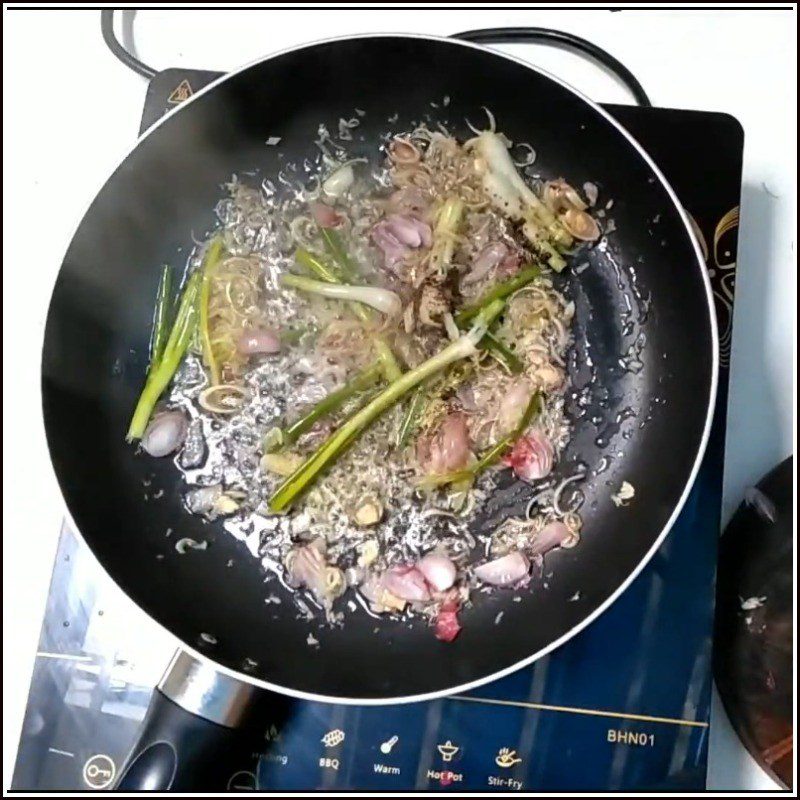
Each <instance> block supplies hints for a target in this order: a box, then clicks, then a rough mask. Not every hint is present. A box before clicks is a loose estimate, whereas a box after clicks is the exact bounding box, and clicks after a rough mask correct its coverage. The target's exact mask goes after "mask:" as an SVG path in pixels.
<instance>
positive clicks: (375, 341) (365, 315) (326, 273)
mask: <svg viewBox="0 0 800 800" xmlns="http://www.w3.org/2000/svg"><path fill="white" fill-rule="evenodd" d="M325 232H327V233H328V234H330V235H333V238H332V239H331V241H332V242H334V245H331V246H328V245H326V246H328V247H329V249H330V247H334V249H335V250H336V252H337V253H340V254H341V255H340V257H341V259H342V260H340V261H339V260H337V262H336V263H337V264H338V266H339V270H340V271H337V270H335V269H333V268H332V267H331V266H330V265H329V264H328V263H326V262H325V261H323V260H322V259H320V258H317V257H316V256H314V255H312V254H311V253H309V252H308V250H303V249H302V248H301V249H299V250H298V251H297V252H296V253H295V256H294V257H295V261H297V263H298V264H300V266H302V267H305V268H306V269H308V270H309V271H311V272H313V273H314V274H315V275H316V276H317V277H318V278H319V279H320V280H322V281H325V282H327V283H331V284H341V283H342V282H343V278H344V279H350V278H352V277H353V272H354V270H353V269H352V266H351V265H350V261H349V259H348V258H347V256H346V254H344V249H343V248H341V239H340V238H339V236H338V234H336V232H335V231H332V230H331V229H329V228H323V234H325ZM330 235H329V237H328V238H326V240H325V241H326V243H327V241H328V239H330ZM337 245H338V247H336V246H337ZM334 259H336V256H334ZM348 305H349V307H350V309H351V310H352V312H353V314H355V316H356V318H357V319H358V320H359V321H360V322H361V323H362V324H364V325H373V324H374V322H375V317H374V315H373V314H372V312H371V311H370V309H369V308H367V307H365V306H364V305H363V304H362V303H358V302H356V301H351V302H349V303H348ZM372 346H373V348H374V349H375V354H376V355H377V356H378V358H379V359H380V361H381V364H382V365H383V372H384V375H385V376H386V380H387V381H390V382H391V381H395V380H397V379H398V378H399V377H400V376H401V375H402V374H403V371H402V370H401V369H400V365H399V364H398V363H397V359H396V358H395V357H394V353H393V352H392V348H391V347H390V346H389V343H388V342H387V341H386V337H384V336H382V335H380V334H375V335H374V336H373V338H372Z"/></svg>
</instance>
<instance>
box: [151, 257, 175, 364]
mask: <svg viewBox="0 0 800 800" xmlns="http://www.w3.org/2000/svg"><path fill="white" fill-rule="evenodd" d="M171 305H172V267H171V266H170V265H169V264H164V267H163V268H162V270H161V277H160V279H159V281H158V290H157V292H156V308H155V311H154V312H153V333H152V336H151V337H150V366H149V367H148V372H151V371H152V370H154V369H156V368H157V367H158V364H159V362H160V361H161V358H162V356H163V355H164V348H165V347H166V345H167V339H168V338H169V330H170V329H169V323H170V316H171V313H170V312H171Z"/></svg>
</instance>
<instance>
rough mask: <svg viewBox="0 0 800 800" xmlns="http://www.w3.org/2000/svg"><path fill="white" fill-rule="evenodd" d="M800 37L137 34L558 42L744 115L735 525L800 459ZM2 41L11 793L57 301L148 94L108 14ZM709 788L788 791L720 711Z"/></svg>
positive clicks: (700, 30)
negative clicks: (43, 401) (799, 447)
mask: <svg viewBox="0 0 800 800" xmlns="http://www.w3.org/2000/svg"><path fill="white" fill-rule="evenodd" d="M128 14H130V12H128ZM796 23H797V19H796V13H795V12H764V11H736V12H722V11H712V12H708V11H690V10H682V11H673V10H666V9H662V10H650V11H646V12H645V11H634V10H625V11H623V12H621V13H609V12H607V11H601V10H590V9H584V10H580V11H568V10H561V11H548V10H542V9H538V10H537V9H535V8H528V9H522V8H517V9H515V10H492V11H467V10H458V11H456V10H449V11H435V10H430V9H428V10H424V11H423V10H414V11H411V10H409V9H398V8H394V9H388V8H387V9H383V10H378V11H364V10H360V11H345V10H334V9H326V10H320V9H317V10H314V11H308V10H305V11H303V10H298V9H296V10H294V11H267V10H261V11H258V10H253V11H245V12H232V11H227V12H218V11H208V10H207V11H158V10H149V11H142V12H139V13H138V14H136V15H135V17H134V18H133V19H132V20H131V19H130V17H129V18H128V28H129V32H132V34H133V41H134V42H135V44H136V47H137V49H138V53H139V56H140V57H141V58H142V59H143V60H144V61H145V62H147V63H148V64H150V65H152V66H153V67H155V68H157V69H160V68H164V67H170V66H187V67H196V68H207V69H219V70H227V69H231V68H233V67H236V66H237V65H239V64H242V63H246V62H248V61H251V60H253V59H256V58H257V57H258V56H260V55H263V54H267V53H269V52H272V51H275V50H278V49H282V48H284V47H287V46H290V45H292V44H297V43H301V42H306V41H312V40H315V39H320V38H325V37H328V36H334V35H343V34H347V33H356V32H370V31H373V32H375V31H381V32H385V31H394V32H410V31H413V32H420V33H435V34H449V33H453V32H455V31H458V30H465V29H470V28H479V27H496V26H501V25H523V24H529V25H539V26H548V27H554V28H561V29H564V30H567V31H571V32H574V33H576V34H578V35H581V36H584V37H586V38H589V39H591V40H592V41H594V42H596V43H597V44H599V45H600V46H602V47H604V48H606V49H607V50H609V51H610V52H612V53H613V54H614V55H616V56H617V57H618V58H619V59H620V60H621V61H622V62H623V63H624V64H626V65H627V66H628V67H629V68H630V69H631V70H632V71H633V72H634V74H635V75H636V76H637V77H638V78H639V80H640V81H641V82H642V84H643V85H644V87H645V88H646V90H647V91H648V92H649V93H650V96H651V98H652V100H653V103H654V104H655V105H661V106H670V107H675V108H693V109H706V110H715V111H725V112H728V113H731V114H733V115H734V116H736V117H737V118H738V119H739V121H740V122H741V123H742V125H743V126H744V129H745V134H746V137H745V166H744V191H743V197H742V210H741V227H740V231H739V268H738V280H737V287H736V317H735V324H734V336H733V369H732V375H731V388H730V408H729V421H728V443H727V457H726V468H725V499H724V504H723V505H724V507H723V516H724V519H727V518H728V517H729V516H730V514H731V513H732V511H733V509H734V508H735V507H736V505H737V504H738V502H739V500H740V498H741V497H742V494H743V491H744V489H745V487H747V486H748V485H750V484H751V483H753V482H754V481H755V480H757V479H758V478H759V476H761V475H762V474H763V473H764V472H765V471H767V470H768V469H769V468H771V467H772V466H773V465H774V464H776V463H777V462H778V461H780V460H782V459H783V458H784V457H785V456H786V455H788V454H789V453H791V452H792V449H793V448H792V441H793V407H794V370H793V367H792V365H793V363H794V344H793V343H794V340H795V333H796V331H795V318H796V301H795V300H794V297H795V291H796V287H795V273H796V254H795V249H794V245H795V235H796V221H795V220H796V217H795V204H794V197H795V194H796V180H795V174H796V167H797V151H796V140H797V136H796V133H797V130H796V89H797V84H796V77H795V76H796V74H797V69H796V68H797V41H796ZM3 43H4V52H3V66H4V75H3V85H4V98H3V109H4V121H3V128H4V143H3V158H4V167H5V174H4V178H5V179H4V185H3V198H4V204H3V205H4V209H3V220H4V231H5V236H4V241H3V255H4V263H3V381H4V391H3V434H4V442H3V462H4V467H3V501H4V502H3V526H4V531H5V535H4V539H3V551H4V563H3V627H4V630H3V674H4V680H3V698H4V713H3V786H4V787H8V786H9V784H10V779H11V770H12V768H13V760H14V756H15V752H16V743H17V740H18V736H19V730H20V725H21V720H22V715H23V712H24V707H25V699H26V695H27V691H28V682H29V679H30V674H31V670H32V667H33V660H34V654H35V651H36V644H37V640H38V636H39V626H40V624H41V620H42V615H43V612H44V607H45V599H46V596H47V586H48V579H49V576H50V571H51V567H52V562H53V556H54V553H55V548H56V542H57V538H58V532H59V523H60V521H61V517H62V514H63V505H62V499H61V496H60V494H59V491H58V488H57V485H56V482H55V479H54V477H53V474H52V470H51V467H50V463H49V459H48V456H47V451H46V446H45V440H44V432H43V427H42V422H41V415H40V401H39V396H40V395H39V368H40V352H41V344H42V337H43V331H44V322H45V317H46V312H47V304H48V300H49V296H50V292H51V290H52V286H53V282H54V280H55V277H56V273H57V271H58V267H59V264H60V262H61V258H62V255H63V253H64V250H65V248H66V246H67V243H68V242H69V239H70V237H71V234H72V231H73V229H74V227H75V225H76V224H77V221H78V220H79V218H80V216H81V214H82V213H83V211H84V210H85V208H86V207H87V205H88V203H89V202H90V200H91V199H92V198H93V196H94V194H95V192H96V191H97V189H98V188H99V186H100V185H101V183H102V181H103V180H104V179H105V177H106V176H107V175H108V174H109V173H110V171H111V170H112V169H113V167H114V166H116V164H117V163H118V161H119V160H120V158H121V157H122V156H123V155H124V154H125V153H126V152H127V150H128V149H129V148H130V147H131V146H132V145H133V143H134V141H135V134H136V131H137V130H138V125H139V119H140V115H141V110H142V104H143V100H144V95H145V88H146V84H145V81H144V80H143V79H141V78H140V77H138V76H137V75H135V74H134V73H132V72H130V71H129V70H128V69H126V68H125V67H124V66H123V65H122V64H120V63H119V62H118V61H117V60H116V59H115V58H114V57H113V56H112V55H111V54H110V52H109V51H108V50H107V49H106V47H105V45H104V44H103V41H102V39H101V36H100V20H99V12H98V11H12V12H8V11H6V12H4V26H3ZM502 49H507V50H508V51H509V52H514V53H516V54H519V55H520V56H523V57H525V58H527V59H529V60H530V61H531V62H532V63H535V64H537V65H539V66H541V67H544V68H545V69H548V70H550V71H552V72H554V73H557V74H559V75H560V76H561V77H562V78H563V79H564V80H566V81H568V82H570V83H572V84H573V85H574V86H576V87H577V88H579V89H581V90H582V91H584V92H585V93H586V94H587V95H588V96H590V97H592V98H593V99H595V100H598V101H606V102H623V103H624V102H629V97H628V95H627V94H626V92H625V90H624V89H622V88H621V87H619V86H618V85H616V84H615V82H614V81H613V80H612V79H610V78H609V77H608V76H606V75H604V74H603V73H602V72H600V71H598V70H596V69H595V68H594V67H592V66H591V65H590V64H588V63H587V62H585V61H583V60H581V59H580V58H579V57H577V56H574V55H571V54H567V53H563V52H559V51H554V50H550V49H546V48H543V47H538V46H531V45H518V46H509V47H507V48H505V47H504V48H502ZM697 178H698V180H703V176H702V175H698V176H697ZM709 786H710V787H713V788H716V789H728V790H736V789H755V788H763V789H768V788H771V787H773V786H774V784H773V783H772V782H771V781H770V780H769V778H768V777H767V776H766V775H765V774H764V773H763V772H762V771H761V770H760V769H759V768H758V766H757V765H756V764H755V763H754V762H753V760H752V759H751V758H750V757H749V756H748V755H747V753H746V752H745V751H744V750H743V748H742V747H741V746H740V745H739V743H738V740H737V739H736V737H735V734H733V733H732V731H731V729H730V726H729V724H728V722H727V720H726V719H725V717H724V713H723V712H721V710H720V707H719V704H718V702H716V701H715V706H714V714H713V724H712V728H711V753H710V761H709Z"/></svg>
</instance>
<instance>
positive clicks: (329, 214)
mask: <svg viewBox="0 0 800 800" xmlns="http://www.w3.org/2000/svg"><path fill="white" fill-rule="evenodd" d="M311 214H312V215H313V217H314V221H315V222H316V223H317V225H319V226H320V228H335V227H337V226H338V225H341V224H342V215H341V214H339V213H338V212H337V211H336V210H335V209H333V208H331V207H330V206H329V205H327V203H312V204H311Z"/></svg>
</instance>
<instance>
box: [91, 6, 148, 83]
mask: <svg viewBox="0 0 800 800" xmlns="http://www.w3.org/2000/svg"><path fill="white" fill-rule="evenodd" d="M100 30H101V31H102V32H103V41H104V42H105V43H106V44H107V45H108V49H109V50H111V52H112V53H113V54H114V55H115V56H116V57H117V58H118V59H119V60H120V61H121V62H122V63H123V64H124V65H125V66H126V67H130V68H131V69H132V70H133V71H134V72H138V73H139V75H141V76H142V77H143V78H147V80H151V79H152V78H155V76H156V71H155V70H154V69H153V68H152V67H148V66H147V64H144V63H143V62H141V61H139V59H138V58H136V57H135V56H133V55H131V54H130V53H129V52H128V51H127V50H126V49H125V48H124V47H123V46H122V44H121V43H120V42H119V40H118V39H117V37H116V36H115V35H114V9H113V8H111V9H108V10H104V11H101V12H100Z"/></svg>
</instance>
